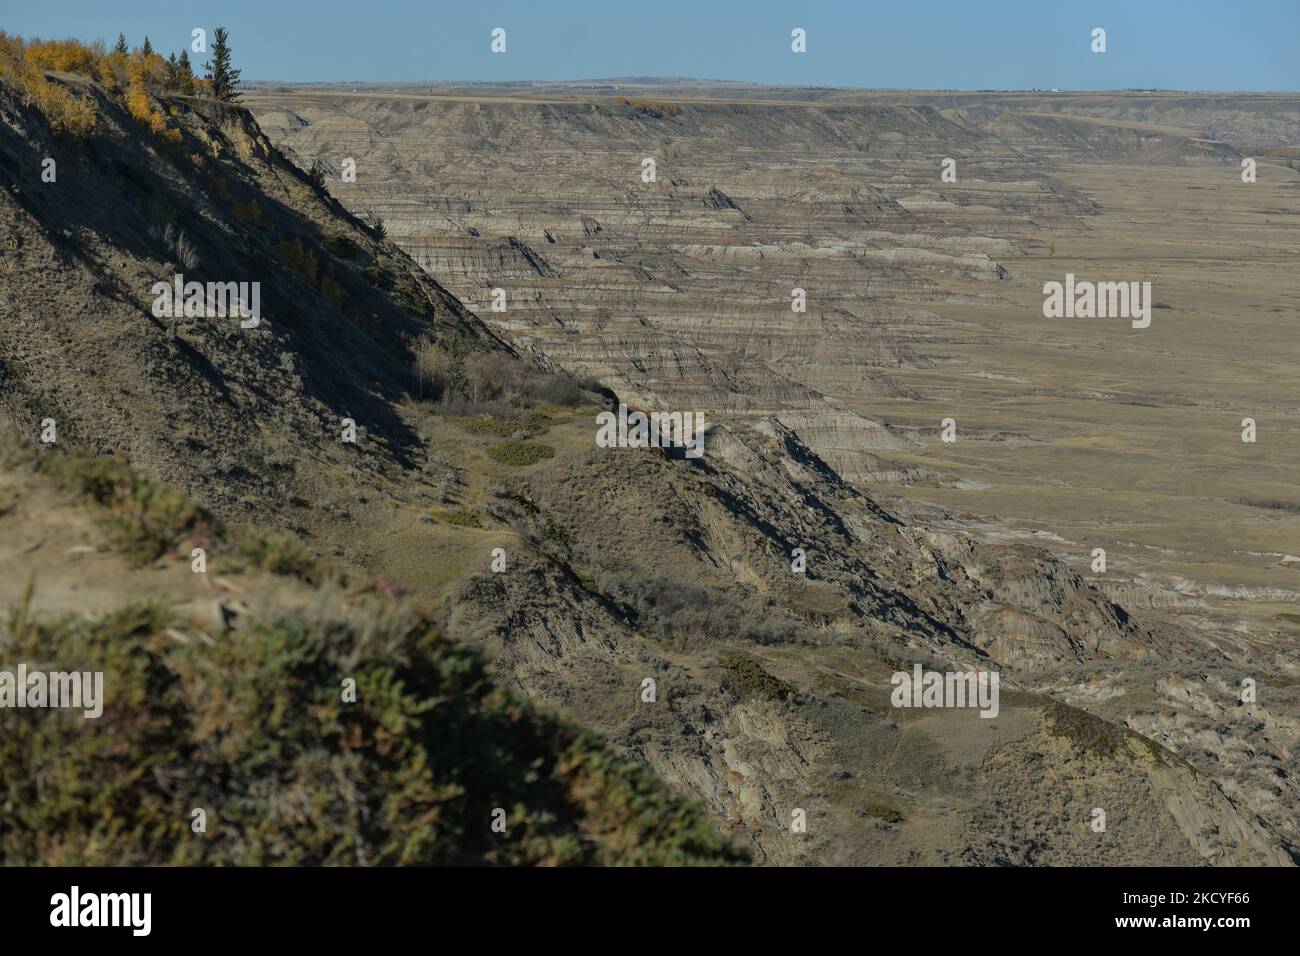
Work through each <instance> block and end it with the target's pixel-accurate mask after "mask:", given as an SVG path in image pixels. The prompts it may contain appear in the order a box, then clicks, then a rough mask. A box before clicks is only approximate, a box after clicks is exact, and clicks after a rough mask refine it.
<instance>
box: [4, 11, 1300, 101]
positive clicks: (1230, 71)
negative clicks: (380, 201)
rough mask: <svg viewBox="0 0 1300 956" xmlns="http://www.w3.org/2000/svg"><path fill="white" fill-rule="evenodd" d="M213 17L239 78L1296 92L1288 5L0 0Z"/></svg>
mask: <svg viewBox="0 0 1300 956" xmlns="http://www.w3.org/2000/svg"><path fill="white" fill-rule="evenodd" d="M218 25H222V26H225V27H226V28H227V29H229V31H230V36H231V45H232V48H233V49H234V53H235V65H236V66H237V67H240V68H242V69H243V71H244V78H245V79H250V80H292V81H310V80H337V81H349V80H353V81H356V80H359V81H385V80H392V81H419V80H572V79H595V78H600V77H613V76H623V77H627V76H689V77H698V78H705V79H724V80H748V81H752V82H759V83H775V84H800V85H803V84H813V85H818V86H857V87H893V88H915V89H1026V88H1031V87H1045V88H1051V87H1058V88H1061V89H1123V88H1127V87H1159V88H1167V89H1187V90H1288V91H1300V0H1232V2H1226V3H1225V2H1222V0H1220V2H1208V0H1119V2H1112V0H1088V2H1079V0H798V2H789V0H787V2H777V0H454V2H448V0H311V2H303V0H54V2H50V0H30V2H29V0H0V28H3V29H5V30H8V31H9V32H11V33H18V34H20V35H23V36H33V35H38V36H44V37H67V36H73V37H77V38H78V39H83V40H91V39H96V38H99V39H103V40H105V41H112V40H114V39H116V37H117V34H118V31H119V30H121V31H123V32H125V33H126V35H127V38H128V39H129V40H130V41H131V43H132V45H135V44H138V43H139V42H140V39H141V37H142V36H144V35H145V34H146V33H147V34H148V35H149V38H150V40H151V41H152V42H153V45H154V46H155V47H157V48H159V49H160V50H162V51H164V52H167V51H170V50H179V49H180V48H181V47H182V46H183V45H187V44H188V42H189V36H190V30H191V29H193V28H194V27H196V26H202V27H206V28H207V29H208V32H209V34H211V30H212V28H213V27H215V26H218ZM494 27H502V28H504V29H505V30H506V52H505V53H504V54H493V53H492V52H491V51H490V48H489V45H490V33H491V31H492V29H493V28H494ZM795 27H802V28H804V29H805V30H806V31H807V36H808V52H807V53H805V54H795V53H792V52H791V50H790V31H791V30H792V29H793V28H795ZM1094 27H1102V28H1104V29H1105V30H1106V45H1107V51H1106V53H1104V54H1095V53H1093V52H1092V51H1091V49H1090V44H1091V33H1092V30H1093V28H1094ZM198 59H199V60H200V62H201V61H202V58H201V57H200V58H198Z"/></svg>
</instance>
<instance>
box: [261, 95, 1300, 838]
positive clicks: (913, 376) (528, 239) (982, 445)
mask: <svg viewBox="0 0 1300 956" xmlns="http://www.w3.org/2000/svg"><path fill="white" fill-rule="evenodd" d="M249 105H250V108H251V109H252V110H253V112H254V114H255V115H256V116H257V117H258V119H259V121H260V122H261V124H262V125H263V128H264V129H266V130H267V132H268V134H269V135H270V136H271V137H272V139H273V140H274V141H275V142H276V143H277V144H278V145H279V146H280V147H281V148H282V149H284V150H285V151H286V153H288V154H289V155H290V156H292V157H293V158H294V159H295V160H296V161H298V162H299V163H300V164H303V165H310V164H311V163H313V162H319V163H320V164H322V166H323V168H324V169H326V170H329V171H330V175H331V179H330V183H329V188H330V190H331V192H332V193H333V194H334V195H337V196H338V197H339V198H340V199H341V200H342V201H343V202H344V203H345V204H346V205H347V206H348V207H349V208H351V209H353V210H354V211H356V212H358V213H361V214H363V215H373V216H377V217H381V218H382V219H383V222H384V223H385V225H386V227H387V229H388V233H389V235H390V237H392V238H393V239H394V240H395V241H396V242H397V243H398V244H399V245H400V246H401V247H402V248H403V249H404V250H405V251H407V252H408V253H409V254H410V255H411V256H412V257H413V258H414V259H415V260H416V261H417V262H418V263H419V264H420V265H421V266H422V267H424V268H425V269H426V270H427V271H428V272H430V274H432V275H435V276H437V277H438V279H439V281H440V282H442V283H444V284H445V285H446V287H447V288H448V289H449V290H450V291H451V292H453V293H454V294H455V295H457V296H458V297H459V298H460V299H461V300H462V301H464V302H465V303H466V304H467V305H469V306H470V307H471V308H473V309H474V310H475V311H476V312H477V314H478V315H479V316H480V317H481V318H482V319H483V320H484V321H485V322H487V323H488V325H489V326H490V327H491V328H493V329H494V330H495V331H497V332H498V333H500V334H501V335H502V336H503V337H504V338H506V339H508V340H509V341H511V342H513V343H514V344H515V345H516V346H517V347H519V348H522V349H525V350H527V351H530V352H532V353H534V354H536V355H538V356H541V357H543V358H544V360H545V361H547V362H550V363H554V364H556V365H558V366H560V367H562V368H565V369H568V370H570V371H573V372H575V373H577V374H580V375H583V376H586V377H591V378H594V379H596V380H598V381H599V382H601V383H602V384H603V385H605V386H607V387H608V388H610V389H612V390H613V391H614V392H616V393H617V394H618V395H619V396H620V397H621V398H623V399H624V400H627V401H631V402H633V403H636V404H641V405H644V406H646V407H658V408H669V409H680V410H685V409H700V410H703V411H705V412H706V413H707V414H708V415H709V416H710V417H711V418H712V419H715V420H722V421H726V422H727V423H728V424H729V425H731V426H732V427H742V426H743V427H744V428H746V429H750V430H757V431H758V432H759V433H765V434H766V433H773V432H775V433H776V434H779V435H788V436H790V439H791V440H794V439H797V440H798V441H800V442H802V443H805V444H806V445H807V447H808V448H809V449H810V450H811V452H813V453H815V454H816V455H817V456H818V458H819V459H820V460H821V461H823V462H825V463H826V464H827V465H829V466H830V467H831V468H832V469H834V472H835V473H836V474H837V475H838V476H839V477H840V478H842V479H843V480H844V481H846V482H847V483H848V484H849V486H851V487H852V488H853V489H855V490H856V491H861V492H863V493H866V494H868V495H870V496H871V499H872V500H874V501H877V502H880V503H881V504H884V505H886V506H887V507H889V508H891V509H894V510H895V511H896V512H897V513H901V514H906V515H908V516H909V517H910V518H911V519H912V520H916V521H920V522H923V523H924V524H925V525H926V526H927V527H930V528H932V529H934V530H935V532H939V533H944V534H948V533H951V534H953V535H957V536H965V535H970V536H973V537H974V538H976V539H979V540H982V541H986V542H993V543H1013V542H1032V543H1033V544H1035V545H1037V546H1039V547H1042V548H1045V549H1047V550H1048V551H1050V552H1052V553H1054V554H1055V555H1056V556H1057V557H1058V558H1060V559H1061V560H1063V561H1064V562H1066V564H1067V565H1068V566H1069V567H1070V568H1072V569H1073V571H1074V572H1075V573H1077V574H1079V575H1081V576H1082V578H1083V579H1084V580H1086V581H1087V583H1088V584H1089V585H1090V586H1091V587H1093V588H1095V589H1096V590H1097V591H1098V592H1100V593H1102V594H1105V595H1106V596H1107V597H1109V598H1111V599H1113V600H1115V601H1117V602H1119V603H1120V604H1121V605H1122V606H1123V607H1124V608H1125V609H1126V610H1128V611H1130V612H1132V613H1134V614H1135V615H1137V616H1138V618H1139V619H1140V620H1142V621H1144V622H1149V624H1150V625H1151V626H1152V627H1159V628H1167V629H1168V630H1169V631H1170V632H1171V633H1174V634H1177V635H1178V638H1177V639H1178V640H1179V641H1186V642H1189V644H1188V645H1187V646H1186V647H1183V648H1180V649H1178V650H1176V651H1175V650H1163V651H1161V652H1159V653H1158V654H1157V655H1156V656H1157V657H1159V658H1160V660H1161V663H1160V664H1159V665H1157V666H1155V667H1153V668H1147V667H1144V668H1143V669H1139V670H1135V669H1133V668H1132V667H1131V665H1126V666H1123V667H1119V666H1116V665H1115V664H1114V663H1113V662H1112V661H1109V660H1106V658H1108V657H1110V656H1111V655H1110V654H1104V655H1101V657H1102V660H1080V659H1078V658H1087V657H1090V656H1091V655H1086V654H1083V655H1072V654H1066V655H1061V654H1058V653H1054V652H1052V651H1048V650H1046V649H1045V648H1044V647H1043V646H1042V645H1041V643H1040V642H1039V641H1037V640H1035V639H1034V638H1033V636H1032V634H1033V627H1032V626H1031V625H1028V624H1027V623H1026V622H1025V621H1023V620H1022V619H1020V618H1019V617H1018V616H1016V615H1008V616H1004V617H1003V618H1001V619H1000V620H999V623H998V627H999V628H1000V629H1001V633H1000V634H998V635H996V636H993V637H990V638H989V640H990V641H991V642H992V643H991V645H990V646H989V650H990V652H991V653H992V654H993V655H994V656H995V657H996V658H997V659H998V660H999V661H1001V662H1003V663H1005V664H1012V663H1014V664H1016V665H1018V666H1023V667H1027V668H1030V669H1032V670H1033V671H1034V673H1035V676H1034V678H1032V680H1031V683H1033V684H1034V685H1036V686H1038V687H1040V688H1042V689H1050V690H1051V691H1052V692H1053V693H1055V694H1056V695H1058V696H1059V697H1060V698H1061V699H1064V700H1069V701H1072V702H1074V703H1077V704H1080V705H1082V706H1086V707H1088V708H1090V709H1092V710H1094V711H1095V712H1097V713H1100V714H1104V715H1105V716H1107V717H1110V718H1112V719H1115V720H1117V721H1119V722H1121V723H1123V724H1124V725H1126V726H1128V727H1131V728H1133V729H1135V730H1138V731H1140V732H1141V733H1143V734H1144V735H1146V736H1148V737H1150V738H1151V739H1153V740H1156V741H1159V742H1160V743H1162V744H1164V745H1167V746H1169V747H1171V748H1172V749H1173V750H1174V751H1175V752H1177V753H1179V754H1180V755H1181V756H1184V757H1186V758H1187V759H1188V760H1190V761H1192V763H1193V764H1194V765H1197V766H1199V767H1201V768H1203V769H1205V770H1206V771H1211V770H1212V771H1214V774H1215V776H1216V779H1219V780H1220V782H1221V783H1222V784H1223V785H1224V786H1225V788H1226V789H1227V790H1228V792H1230V793H1232V794H1234V795H1235V796H1237V797H1239V798H1241V799H1243V800H1246V801H1248V802H1250V803H1251V804H1252V805H1253V806H1254V807H1255V808H1256V809H1258V810H1260V811H1264V808H1266V807H1271V808H1272V811H1273V812H1275V813H1277V814H1278V818H1277V819H1278V821H1279V824H1280V825H1281V826H1282V828H1283V829H1284V830H1285V831H1286V832H1287V834H1288V839H1289V840H1291V841H1294V840H1295V839H1296V837H1297V836H1300V831H1297V829H1296V826H1297V820H1296V817H1295V812H1294V807H1295V806H1296V797H1297V794H1296V791H1295V789H1294V786H1295V784H1294V782H1293V781H1294V776H1295V769H1296V764H1295V759H1296V758H1295V746H1296V743H1297V731H1298V730H1300V725H1298V724H1297V722H1296V715H1297V711H1296V706H1295V704H1296V699H1295V684H1296V678H1297V670H1296V668H1297V663H1300V658H1298V657H1297V639H1298V638H1300V616H1297V614H1296V607H1295V601H1296V598H1297V596H1298V594H1300V577H1298V575H1300V557H1297V548H1298V547H1300V483H1298V482H1297V479H1296V475H1297V473H1298V472H1297V465H1300V420H1298V418H1297V415H1298V414H1300V338H1298V337H1297V336H1296V335H1295V332H1294V322H1295V316H1296V310H1297V307H1300V283H1297V281H1296V275H1297V266H1298V265H1300V173H1298V172H1297V168H1300V161H1298V160H1300V149H1297V148H1296V147H1298V146H1300V98H1297V97H1295V96H1283V95H1241V96H1228V95H1190V94H1174V93H1159V94H1154V93H1132V94H1068V95H1067V94H969V93H966V94H938V93H878V94H872V93H851V92H844V91H807V90H774V89H770V88H750V87H740V86H736V87H726V86H725V85H724V86H719V85H717V84H708V85H704V84H691V83H689V82H687V81H683V82H682V83H677V84H664V83H656V82H651V81H610V82H609V83H604V84H584V85H567V86H566V85H533V86H532V87H527V86H524V85H517V86H516V87H514V88H490V87H489V88H474V89H452V90H448V89H442V88H438V89H433V90H418V91H417V90H411V89H405V88H403V89H398V90H387V91H377V90H376V91H371V90H362V91H358V92H353V91H351V90H347V91H322V90H318V89H310V90H298V91H294V92H284V91H276V92H270V91H268V92H259V93H257V94H255V95H253V96H250V97H249ZM1245 157H1251V158H1253V159H1254V160H1255V162H1256V177H1255V181H1254V182H1250V183H1246V182H1243V178H1242V165H1241V161H1242V159H1243V158H1245ZM347 158H351V159H354V160H355V161H356V164H357V176H356V181H355V182H344V181H343V180H342V178H341V177H340V176H339V175H337V174H336V173H335V171H336V170H339V169H340V168H341V164H342V162H343V161H344V160H345V159H347ZM647 158H648V159H653V160H654V166H655V181H654V182H646V181H645V178H646V177H644V176H643V169H644V164H645V160H646V159H647ZM947 159H952V160H955V164H954V167H953V168H954V169H955V182H952V181H944V178H943V176H942V171H943V166H944V161H945V160H947ZM948 178H949V179H952V178H953V177H952V176H949V177H948ZM1067 273H1073V274H1075V275H1076V276H1077V277H1078V278H1079V279H1092V280H1094V281H1149V282H1150V283H1151V286H1152V293H1151V296H1152V299H1153V300H1154V302H1153V303H1152V305H1154V308H1153V309H1152V312H1151V316H1152V321H1151V324H1150V327H1148V328H1145V329H1139V328H1133V327H1132V326H1131V324H1130V323H1129V322H1128V321H1125V320H1122V319H1120V320H1116V319H1046V318H1044V317H1043V312H1042V303H1043V283H1044V282H1047V281H1064V279H1065V276H1066V274H1067ZM494 289H501V290H504V293H505V298H506V308H505V311H503V312H497V311H493V309H492V290H494ZM795 289H802V290H804V292H805V295H806V302H807V306H806V312H802V313H800V312H795V311H793V310H792V308H791V302H792V290H795ZM1247 417H1249V418H1253V419H1254V420H1255V421H1256V423H1257V428H1258V435H1259V437H1258V440H1257V441H1256V442H1255V443H1253V444H1251V443H1244V442H1243V441H1242V440H1241V432H1242V419H1244V418H1247ZM949 418H951V419H953V420H954V422H955V425H956V437H957V440H956V441H955V442H944V441H942V440H941V431H942V424H941V423H942V422H943V420H944V419H949ZM801 543H802V542H801ZM805 546H807V547H809V549H810V551H811V552H813V553H816V551H817V549H818V547H819V546H822V547H825V542H823V541H821V540H818V539H816V538H813V539H812V540H810V541H808V542H806V545H805ZM1096 548H1102V549H1104V550H1105V553H1106V565H1105V571H1104V573H1103V572H1099V571H1097V570H1096V565H1095V562H1094V558H1093V554H1094V549H1096ZM1193 648H1194V650H1193ZM1116 656H1119V655H1116ZM1171 668H1172V670H1170V669H1171ZM1175 671H1176V672H1177V673H1175ZM1256 672H1258V676H1257V677H1256V679H1257V680H1258V681H1261V682H1264V683H1269V684H1271V687H1270V691H1269V692H1268V694H1267V700H1262V701H1261V702H1260V703H1259V704H1257V705H1255V706H1254V707H1249V706H1248V707H1241V706H1238V701H1237V700H1236V698H1237V696H1238V694H1237V687H1238V685H1240V682H1241V679H1242V678H1244V677H1248V676H1252V675H1254V674H1256ZM1248 712H1249V716H1248V715H1247V714H1248ZM1230 728H1235V729H1230ZM971 759H976V758H973V757H972V758H971ZM1283 820H1286V821H1288V822H1285V823H1283V822H1282V821H1283ZM1293 845H1294V844H1293Z"/></svg>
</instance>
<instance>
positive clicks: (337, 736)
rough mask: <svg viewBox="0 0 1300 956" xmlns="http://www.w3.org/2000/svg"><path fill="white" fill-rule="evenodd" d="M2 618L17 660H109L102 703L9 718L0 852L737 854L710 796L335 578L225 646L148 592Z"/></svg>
mask: <svg viewBox="0 0 1300 956" xmlns="http://www.w3.org/2000/svg"><path fill="white" fill-rule="evenodd" d="M326 598H328V599H326ZM10 623H11V631H12V633H11V635H10V638H9V640H7V641H6V642H5V648H4V649H5V657H6V659H11V660H19V661H23V660H26V661H42V662H46V664H45V666H46V667H49V668H50V669H55V668H57V669H63V670H71V669H76V670H83V671H100V672H102V673H103V675H104V678H103V680H104V682H103V697H104V708H103V714H102V716H101V717H100V718H98V719H85V718H83V717H82V716H81V713H80V712H79V711H76V712H70V711H65V710H58V709H52V708H51V709H43V710H41V709H38V710H31V711H26V712H24V713H23V714H22V715H21V716H20V718H13V717H9V718H6V719H5V732H4V733H3V734H0V807H4V813H3V814H2V815H0V864H4V865H10V866H31V865H90V866H102V865H138V864H156V865H179V864H202V865H268V864H286V865H299V866H317V865H336V864H339V865H396V864H466V863H480V864H481V863H502V864H594V865H603V864H613V863H620V864H626V863H632V864H666V865H680V864H692V863H694V864H700V863H706V864H726V863H739V862H744V861H745V856H744V854H743V853H742V852H741V851H739V850H738V849H737V848H735V847H734V846H733V845H732V844H731V843H730V842H729V841H728V840H727V839H726V838H724V837H723V836H722V835H721V834H720V833H719V832H718V831H717V830H716V829H714V827H713V826H712V825H711V824H710V823H709V822H708V820H707V818H706V817H705V815H704V814H703V812H702V811H701V810H700V808H699V807H698V806H696V805H695V804H691V803H687V802H684V801H682V800H680V799H679V798H677V797H675V796H673V795H672V794H670V793H669V792H668V791H666V790H665V788H664V787H663V786H662V784H660V783H658V781H657V780H655V779H654V778H653V777H652V776H651V775H650V774H649V773H648V772H647V771H645V770H643V769H641V768H639V767H637V766H635V765H633V764H630V763H628V762H626V761H624V760H622V759H620V758H618V757H616V756H614V755H613V754H611V753H610V752H609V751H608V750H607V749H605V748H604V747H603V746H602V745H601V744H599V743H598V742H597V741H596V740H595V739H594V738H592V737H590V736H589V735H587V734H585V733H582V732H579V731H577V730H575V729H574V728H572V727H571V726H569V725H567V724H566V723H564V722H562V721H560V720H558V719H556V718H553V717H550V716H548V715H545V714H542V713H539V712H538V711H537V710H535V709H534V708H533V707H532V705H530V704H529V703H528V702H527V701H525V700H523V699H522V698H519V697H517V696H515V695H514V694H512V693H509V692H506V691H503V690H501V689H499V688H497V687H495V686H494V685H493V684H492V683H491V681H490V679H489V677H488V674H487V671H486V668H485V666H484V664H483V662H482V661H481V659H480V658H479V657H477V656H476V655H475V654H473V653H471V652H469V651H467V650H465V649H464V648H462V647H460V646H458V645H456V644H455V643H453V642H451V641H449V640H447V639H446V638H445V637H444V636H443V635H442V634H441V633H440V632H439V631H438V630H437V629H436V628H434V627H432V626H430V625H429V623H428V622H427V621H426V620H424V619H423V618H421V617H420V616H419V615H418V614H416V613H415V612H413V611H410V610H409V609H406V608H402V607H399V606H395V605H394V604H393V603H392V602H388V601H380V600H378V599H367V600H366V601H364V602H362V601H357V600H355V599H353V600H349V601H347V602H346V603H345V602H344V599H343V598H342V596H341V595H337V594H329V595H325V596H324V597H323V598H322V600H321V601H319V602H318V604H317V605H316V606H315V607H314V608H313V609H312V610H310V611H307V612H302V613H293V614H278V615H269V616H268V615H259V614H250V615H249V616H248V618H247V619H245V620H242V621H241V624H240V626H239V627H237V628H236V629H235V630H233V631H230V632H228V633H227V634H225V635H224V636H223V637H222V639H221V640H220V641H217V642H216V643H215V644H209V643H208V642H204V641H199V640H190V641H178V640H176V639H175V637H174V636H173V634H174V633H175V632H174V630H173V632H172V633H168V630H169V628H174V626H175V622H173V621H172V615H171V614H170V612H169V611H168V610H167V609H166V608H165V607H161V606H158V605H133V606H130V607H127V608H124V609H122V610H119V611H117V612H114V613H110V614H106V615H103V616H100V617H94V618H89V617H86V616H76V617H68V618H65V619H62V620H59V621H56V622H52V623H36V624H33V623H29V622H26V621H25V620H23V619H22V618H21V617H20V616H19V615H15V619H14V620H13V621H11V622H10ZM345 678H347V679H351V680H354V681H355V688H356V693H355V701H353V702H345V701H344V700H343V696H344V695H343V691H342V688H343V682H344V680H345ZM195 807H201V808H203V809H204V810H205V811H206V813H207V830H206V832H205V833H194V832H192V830H191V828H190V824H191V819H192V818H191V810H192V809H193V808H195ZM497 807H501V808H503V809H504V810H505V812H506V819H507V831H506V833H505V834H497V833H494V832H492V829H491V822H492V814H493V811H494V809H495V808H497Z"/></svg>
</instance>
